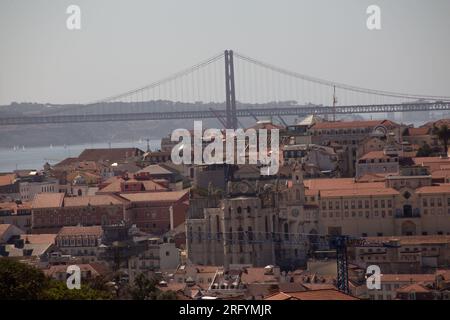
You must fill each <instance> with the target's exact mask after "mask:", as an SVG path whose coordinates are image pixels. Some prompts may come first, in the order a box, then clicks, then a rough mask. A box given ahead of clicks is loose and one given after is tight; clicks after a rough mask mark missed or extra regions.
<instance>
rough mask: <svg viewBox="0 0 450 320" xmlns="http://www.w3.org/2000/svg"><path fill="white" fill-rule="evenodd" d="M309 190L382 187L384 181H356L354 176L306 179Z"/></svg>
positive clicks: (305, 182)
mask: <svg viewBox="0 0 450 320" xmlns="http://www.w3.org/2000/svg"><path fill="white" fill-rule="evenodd" d="M304 184H305V187H307V188H308V189H309V190H319V191H322V190H342V189H380V188H384V187H385V185H384V183H383V182H355V179H353V178H338V179H310V180H305V181H304Z"/></svg>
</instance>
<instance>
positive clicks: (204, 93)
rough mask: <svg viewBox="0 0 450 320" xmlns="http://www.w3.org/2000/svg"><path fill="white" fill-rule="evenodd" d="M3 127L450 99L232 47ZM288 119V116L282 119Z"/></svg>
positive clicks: (225, 121) (230, 123)
mask: <svg viewBox="0 0 450 320" xmlns="http://www.w3.org/2000/svg"><path fill="white" fill-rule="evenodd" d="M48 109H49V110H48V111H46V112H45V113H43V114H39V115H36V116H14V117H2V118H0V125H3V126H5V125H31V124H49V123H77V122H78V123H80V122H105V121H138V120H173V119H206V118H215V119H218V120H219V121H220V123H221V124H222V125H223V126H224V127H225V128H234V129H235V128H237V127H238V122H239V120H238V118H243V117H251V118H254V119H258V117H273V116H278V117H283V116H306V115H310V114H316V115H326V116H328V117H329V118H332V119H335V117H336V115H341V114H364V113H392V112H417V111H444V110H450V96H432V95H421V94H406V93H398V92H390V91H381V90H373V89H367V88H362V87H357V86H352V85H347V84H343V83H337V82H333V81H328V80H323V79H319V78H314V77H310V76H307V75H304V74H301V73H297V72H293V71H289V70H286V69H283V68H280V67H277V66H274V65H271V64H268V63H265V62H262V61H259V60H256V59H253V58H250V57H248V56H245V55H242V54H240V53H236V52H233V51H232V50H226V51H225V52H221V53H219V54H216V55H214V56H213V57H211V58H209V59H207V60H204V61H202V62H200V63H198V64H196V65H194V66H192V67H190V68H187V69H185V70H182V71H180V72H178V73H175V74H173V75H171V76H169V77H167V78H165V79H162V80H160V81H156V82H153V83H151V84H149V85H146V86H143V87H140V88H137V89H134V90H130V91H127V92H124V93H121V94H118V95H114V96H111V97H107V98H105V99H101V100H98V101H94V102H91V103H87V104H83V105H71V106H70V107H67V106H54V107H52V108H48ZM281 119H282V118H281Z"/></svg>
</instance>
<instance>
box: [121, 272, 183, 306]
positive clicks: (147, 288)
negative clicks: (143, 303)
mask: <svg viewBox="0 0 450 320" xmlns="http://www.w3.org/2000/svg"><path fill="white" fill-rule="evenodd" d="M157 284H158V278H156V277H152V278H150V279H149V278H147V277H146V276H145V274H143V273H140V274H139V275H138V276H137V277H136V278H135V279H134V285H133V286H132V288H131V289H130V294H131V298H132V299H134V300H176V299H177V294H176V293H175V292H174V291H171V290H168V291H162V290H160V289H159V288H158V287H157V286H156V285H157Z"/></svg>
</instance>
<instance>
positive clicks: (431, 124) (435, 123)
mask: <svg viewBox="0 0 450 320" xmlns="http://www.w3.org/2000/svg"><path fill="white" fill-rule="evenodd" d="M444 124H446V125H447V126H450V119H441V120H438V121H430V122H427V123H425V124H424V125H423V126H422V127H427V128H433V127H434V126H436V127H438V128H439V127H440V126H442V125H444Z"/></svg>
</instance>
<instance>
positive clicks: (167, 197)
mask: <svg viewBox="0 0 450 320" xmlns="http://www.w3.org/2000/svg"><path fill="white" fill-rule="evenodd" d="M188 192H189V191H187V190H180V191H163V192H140V193H121V194H120V196H121V197H122V198H124V199H127V200H129V201H132V202H159V201H162V202H175V201H178V200H180V199H181V198H183V197H184V196H185V195H186V194H188Z"/></svg>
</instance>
